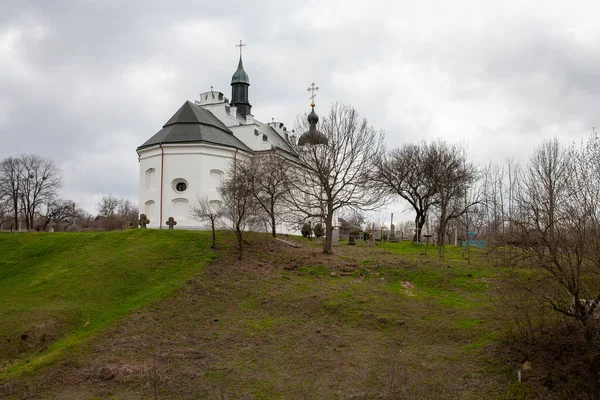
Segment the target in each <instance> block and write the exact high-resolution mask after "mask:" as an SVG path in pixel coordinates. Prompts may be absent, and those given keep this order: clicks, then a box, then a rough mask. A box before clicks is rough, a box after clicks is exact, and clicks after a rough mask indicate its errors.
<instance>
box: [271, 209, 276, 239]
mask: <svg viewBox="0 0 600 400" xmlns="http://www.w3.org/2000/svg"><path fill="white" fill-rule="evenodd" d="M271 211H273V210H271ZM271 233H272V234H273V237H277V229H276V227H275V213H273V212H272V213H271Z"/></svg>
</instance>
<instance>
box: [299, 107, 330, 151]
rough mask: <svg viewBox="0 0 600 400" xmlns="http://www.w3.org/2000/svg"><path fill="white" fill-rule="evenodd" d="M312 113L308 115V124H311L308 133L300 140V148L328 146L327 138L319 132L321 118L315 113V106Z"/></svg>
mask: <svg viewBox="0 0 600 400" xmlns="http://www.w3.org/2000/svg"><path fill="white" fill-rule="evenodd" d="M312 108H313V109H312V111H311V112H310V114H308V118H307V119H308V123H309V124H310V126H309V128H308V132H304V133H303V134H302V136H300V138H299V139H298V146H304V145H305V144H312V145H317V144H327V137H326V136H325V135H323V134H322V133H321V132H319V131H318V130H317V122H319V116H318V115H317V113H316V112H315V107H314V105H313V106H312Z"/></svg>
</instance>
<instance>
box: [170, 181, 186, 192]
mask: <svg viewBox="0 0 600 400" xmlns="http://www.w3.org/2000/svg"><path fill="white" fill-rule="evenodd" d="M187 188H188V183H187V181H186V180H185V179H181V178H179V179H175V180H174V181H173V190H175V191H176V192H177V193H183V192H185V191H186V190H187Z"/></svg>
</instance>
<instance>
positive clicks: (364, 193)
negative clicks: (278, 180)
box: [287, 104, 385, 254]
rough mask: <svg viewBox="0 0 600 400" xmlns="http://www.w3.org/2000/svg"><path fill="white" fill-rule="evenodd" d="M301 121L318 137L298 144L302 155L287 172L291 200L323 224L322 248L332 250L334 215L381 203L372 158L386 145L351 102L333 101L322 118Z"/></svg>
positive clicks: (305, 215) (303, 127) (313, 116)
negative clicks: (339, 102)
mask: <svg viewBox="0 0 600 400" xmlns="http://www.w3.org/2000/svg"><path fill="white" fill-rule="evenodd" d="M309 118H311V120H310V121H309V120H308V119H307V120H306V121H302V120H300V121H299V124H300V126H299V128H298V129H299V130H300V131H306V132H307V133H306V134H305V135H306V136H305V135H303V136H305V137H312V138H314V139H316V140H308V141H306V143H303V138H302V137H301V138H300V140H299V141H298V142H299V144H301V145H298V146H296V151H297V153H298V158H297V160H295V165H294V167H293V168H292V171H291V173H290V174H289V176H290V179H289V180H288V184H289V188H290V193H291V196H289V197H288V198H287V200H288V202H289V204H290V205H291V206H292V207H293V209H294V210H295V211H296V212H298V213H300V214H302V215H303V219H304V220H305V221H306V220H311V219H322V220H324V222H325V241H324V244H323V252H324V253H326V254H331V253H332V232H333V222H334V221H333V219H334V214H335V213H336V212H338V211H339V210H341V209H354V210H363V211H364V210H371V209H374V208H376V207H377V206H379V205H380V204H381V200H382V198H381V196H380V195H379V193H377V191H376V188H374V187H373V185H372V183H373V180H372V177H371V171H372V169H373V166H372V162H373V160H374V159H376V158H378V157H380V156H381V154H382V153H383V151H384V150H385V149H384V142H383V140H384V134H383V132H378V131H376V130H375V129H374V128H373V127H371V126H369V125H368V123H367V120H366V119H364V118H361V117H360V115H359V114H358V112H357V111H356V110H355V109H354V108H352V107H351V106H346V105H341V104H334V105H333V106H332V107H331V109H330V111H329V114H328V115H327V117H325V118H323V122H322V123H321V125H320V128H319V129H320V132H318V131H317V130H316V124H317V122H318V117H317V116H316V114H314V111H313V113H311V115H310V116H309Z"/></svg>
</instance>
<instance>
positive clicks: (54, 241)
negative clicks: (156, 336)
mask: <svg viewBox="0 0 600 400" xmlns="http://www.w3.org/2000/svg"><path fill="white" fill-rule="evenodd" d="M209 244H210V243H209V237H208V235H207V234H206V233H204V232H202V233H200V232H185V231H155V230H142V229H137V230H130V231H119V232H102V233H100V232H84V233H52V234H48V233H27V234H10V233H1V234H0V321H2V324H0V343H1V345H0V379H1V378H3V377H4V378H8V377H11V376H18V375H21V374H23V373H30V372H33V371H35V370H37V369H38V368H39V367H41V366H43V365H46V364H50V363H53V362H55V361H56V360H58V359H60V358H61V357H62V356H64V355H66V354H67V353H68V352H70V351H73V350H76V349H77V348H79V347H80V346H81V345H82V344H84V343H85V342H86V340H87V339H88V338H90V337H92V336H95V335H97V334H98V333H99V332H101V331H102V330H103V329H105V328H107V327H108V326H110V325H111V324H113V323H114V322H115V321H117V320H119V319H121V318H122V317H123V316H125V315H126V314H127V313H128V312H131V311H134V310H136V309H139V308H140V307H141V306H143V305H145V304H148V303H149V302H153V301H156V300H158V299H161V298H164V297H165V296H167V295H168V294H170V293H172V292H173V290H174V289H175V288H177V287H180V286H181V285H182V283H183V282H185V280H186V279H187V278H188V277H189V276H191V275H192V274H193V273H194V272H196V271H197V270H198V269H199V268H200V267H202V266H203V265H205V264H206V261H207V260H208V259H210V258H211V256H214V255H213V254H212V253H211V252H210V251H209Z"/></svg>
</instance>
